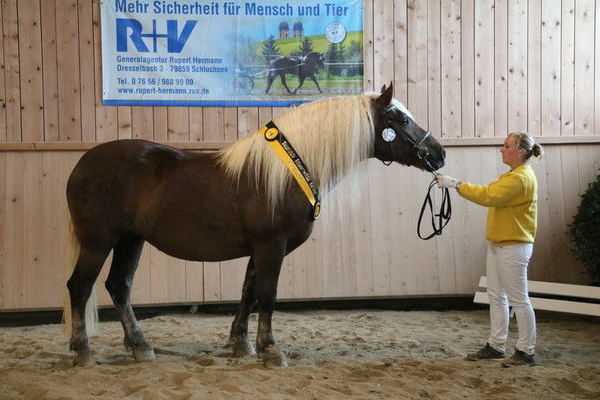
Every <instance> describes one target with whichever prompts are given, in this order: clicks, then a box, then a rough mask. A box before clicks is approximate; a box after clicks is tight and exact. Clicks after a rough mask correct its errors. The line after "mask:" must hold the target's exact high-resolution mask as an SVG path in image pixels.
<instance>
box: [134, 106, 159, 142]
mask: <svg viewBox="0 0 600 400" xmlns="http://www.w3.org/2000/svg"><path fill="white" fill-rule="evenodd" d="M153 130H154V114H153V112H152V107H132V108H131V135H132V137H133V138H134V139H145V140H152V139H153V138H154V134H153Z"/></svg>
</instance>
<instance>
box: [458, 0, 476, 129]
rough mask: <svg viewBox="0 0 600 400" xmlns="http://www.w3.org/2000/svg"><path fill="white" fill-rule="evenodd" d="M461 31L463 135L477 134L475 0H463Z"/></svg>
mask: <svg viewBox="0 0 600 400" xmlns="http://www.w3.org/2000/svg"><path fill="white" fill-rule="evenodd" d="M460 7H461V8H460V14H461V15H460V17H461V18H460V32H461V35H460V36H461V42H460V43H461V44H460V47H461V54H460V62H461V116H460V117H461V137H470V138H472V137H474V136H475V0H462V1H461V6H460Z"/></svg>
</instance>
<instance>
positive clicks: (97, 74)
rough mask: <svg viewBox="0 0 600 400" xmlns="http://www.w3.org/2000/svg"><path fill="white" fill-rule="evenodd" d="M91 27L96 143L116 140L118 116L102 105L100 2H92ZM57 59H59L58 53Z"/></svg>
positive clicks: (93, 0) (114, 111)
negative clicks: (92, 37)
mask: <svg viewBox="0 0 600 400" xmlns="http://www.w3.org/2000/svg"><path fill="white" fill-rule="evenodd" d="M57 5H58V2H57ZM57 17H58V14H57ZM92 26H93V34H94V88H95V91H94V99H95V106H96V115H95V117H96V122H95V125H96V126H95V133H96V141H98V142H108V141H111V140H116V139H118V131H117V129H118V127H117V121H118V115H117V107H109V106H104V105H103V104H102V54H101V49H102V35H101V32H100V0H92ZM57 36H58V35H57ZM59 59H61V58H60V53H59ZM60 84H61V81H60V79H59V85H60ZM61 131H62V125H61ZM88 136H91V133H87V132H86V137H88Z"/></svg>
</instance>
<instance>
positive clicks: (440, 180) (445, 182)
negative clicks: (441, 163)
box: [435, 175, 461, 189]
mask: <svg viewBox="0 0 600 400" xmlns="http://www.w3.org/2000/svg"><path fill="white" fill-rule="evenodd" d="M435 180H436V183H437V185H438V187H439V188H442V189H443V188H451V187H453V188H458V186H459V185H460V184H461V182H460V181H459V180H458V179H456V178H453V177H451V176H448V175H438V176H437V177H436V178H435Z"/></svg>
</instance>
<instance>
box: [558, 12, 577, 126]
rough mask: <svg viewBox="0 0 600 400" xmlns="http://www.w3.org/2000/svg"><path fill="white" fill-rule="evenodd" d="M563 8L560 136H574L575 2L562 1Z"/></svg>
mask: <svg viewBox="0 0 600 400" xmlns="http://www.w3.org/2000/svg"><path fill="white" fill-rule="evenodd" d="M561 6H562V8H561V12H562V15H561V54H560V57H561V58H560V60H561V74H560V82H561V86H560V113H561V114H560V116H561V132H560V134H561V135H573V134H574V133H575V129H574V127H575V124H574V107H575V97H574V96H575V0H562V3H561Z"/></svg>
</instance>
